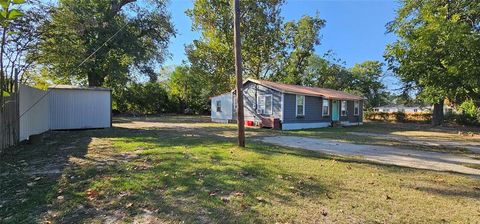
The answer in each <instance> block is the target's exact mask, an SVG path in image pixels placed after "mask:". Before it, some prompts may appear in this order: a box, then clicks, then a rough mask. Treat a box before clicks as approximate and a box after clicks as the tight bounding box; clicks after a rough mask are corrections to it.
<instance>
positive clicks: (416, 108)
mask: <svg viewBox="0 0 480 224" xmlns="http://www.w3.org/2000/svg"><path fill="white" fill-rule="evenodd" d="M373 111H374V112H383V113H396V112H403V113H431V112H432V111H433V106H421V105H411V106H405V105H403V104H390V105H387V106H380V107H374V108H373ZM454 111H455V110H454V108H453V107H451V106H448V105H445V106H444V108H443V112H444V113H445V114H447V113H452V112H454Z"/></svg>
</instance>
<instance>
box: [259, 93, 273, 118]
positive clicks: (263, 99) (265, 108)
mask: <svg viewBox="0 0 480 224" xmlns="http://www.w3.org/2000/svg"><path fill="white" fill-rule="evenodd" d="M272 107H273V98H272V95H260V96H258V109H259V110H258V113H259V114H265V115H270V114H272V111H273V109H272Z"/></svg>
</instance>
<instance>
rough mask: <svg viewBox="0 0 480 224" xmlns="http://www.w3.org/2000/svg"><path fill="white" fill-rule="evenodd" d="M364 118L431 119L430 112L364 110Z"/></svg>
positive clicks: (374, 119) (380, 119)
mask: <svg viewBox="0 0 480 224" xmlns="http://www.w3.org/2000/svg"><path fill="white" fill-rule="evenodd" d="M364 114H365V119H366V120H372V121H396V122H428V121H430V120H431V119H432V114H431V113H404V112H396V113H385V112H373V111H368V112H365V113H364Z"/></svg>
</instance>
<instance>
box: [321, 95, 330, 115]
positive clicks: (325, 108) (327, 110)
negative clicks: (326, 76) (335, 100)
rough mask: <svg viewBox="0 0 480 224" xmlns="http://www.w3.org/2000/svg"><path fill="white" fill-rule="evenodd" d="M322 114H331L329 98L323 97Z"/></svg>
mask: <svg viewBox="0 0 480 224" xmlns="http://www.w3.org/2000/svg"><path fill="white" fill-rule="evenodd" d="M322 115H323V116H328V115H330V102H329V100H326V99H323V106H322Z"/></svg>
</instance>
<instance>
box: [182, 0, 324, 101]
mask: <svg viewBox="0 0 480 224" xmlns="http://www.w3.org/2000/svg"><path fill="white" fill-rule="evenodd" d="M283 3H284V1H283V0H261V1H254V0H246V1H242V4H240V6H241V9H240V11H241V14H242V15H241V38H242V39H241V41H242V58H243V70H244V72H243V74H244V76H245V77H252V78H256V79H275V80H277V81H282V82H289V83H296V82H297V81H298V80H299V79H301V76H303V75H304V73H305V69H306V66H307V65H308V58H309V57H310V56H311V55H312V54H313V52H314V49H313V48H314V46H315V45H318V44H319V43H320V38H319V32H320V29H321V28H322V27H323V26H324V23H325V21H324V20H322V19H320V18H319V17H318V16H315V17H311V16H303V17H302V18H301V19H300V20H298V21H291V22H288V23H284V21H283V18H282V17H281V15H280V8H281V6H282V5H283ZM187 15H189V16H190V17H191V18H192V21H193V29H194V30H196V31H201V37H200V38H199V39H198V40H194V41H193V43H192V44H190V45H189V46H187V47H186V54H187V56H188V59H189V62H190V64H191V72H193V73H194V74H196V75H198V76H200V77H201V82H202V87H203V90H202V92H204V93H205V94H204V97H207V98H204V101H207V99H208V97H210V96H214V95H218V94H221V93H225V92H227V91H230V90H231V89H232V88H233V86H234V85H233V84H234V66H233V65H234V56H233V27H232V26H233V22H232V21H233V15H232V6H231V1H229V0H221V1H213V0H201V1H195V3H194V7H193V9H191V10H188V11H187Z"/></svg>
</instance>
